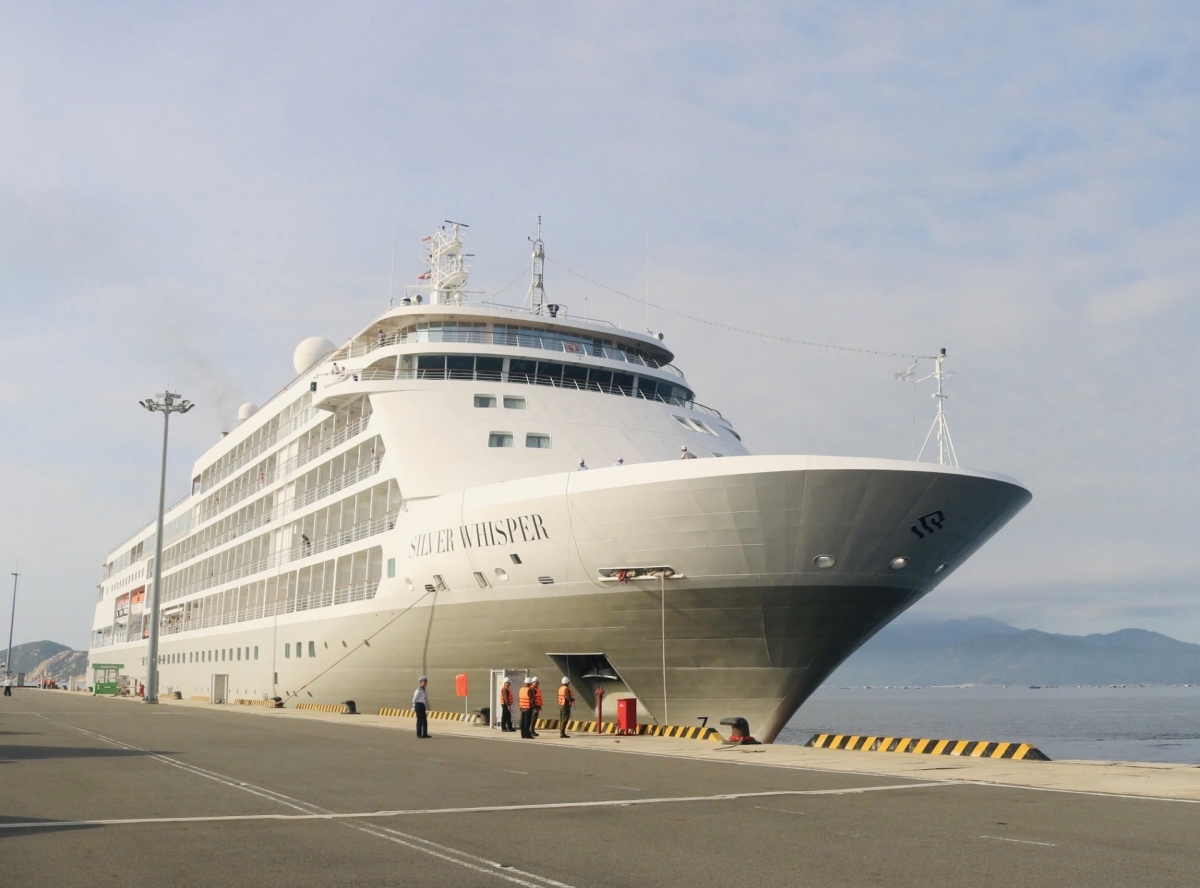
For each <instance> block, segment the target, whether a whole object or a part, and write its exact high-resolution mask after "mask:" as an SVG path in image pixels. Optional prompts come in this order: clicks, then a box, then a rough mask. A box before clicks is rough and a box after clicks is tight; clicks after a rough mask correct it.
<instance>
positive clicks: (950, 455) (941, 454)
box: [916, 348, 958, 466]
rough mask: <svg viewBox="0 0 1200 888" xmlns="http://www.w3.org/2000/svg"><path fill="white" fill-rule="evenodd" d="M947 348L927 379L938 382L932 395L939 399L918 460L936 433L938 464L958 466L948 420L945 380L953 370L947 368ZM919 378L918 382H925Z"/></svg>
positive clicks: (934, 363) (939, 356) (935, 361)
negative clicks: (949, 370)
mask: <svg viewBox="0 0 1200 888" xmlns="http://www.w3.org/2000/svg"><path fill="white" fill-rule="evenodd" d="M945 362H946V350H945V349H944V348H943V349H942V350H941V351H940V352H938V354H937V355H936V356H935V357H934V359H933V372H932V373H930V374H929V375H928V376H926V377H925V379H933V380H935V381H936V382H937V391H935V392H934V393H933V395H932V397H934V398H936V399H937V414H936V415H935V416H934V417H933V425H932V426H930V427H929V433H928V434H927V435H925V441H924V443H922V444H921V451H920V453H918V454H917V462H920V461H921V455H922V454H923V453H924V452H925V448H926V446H928V444H929V439H930V437H933V436H934V434H935V433H936V437H937V449H938V465H939V466H957V465H958V454H957V453H955V452H954V440H953V439H952V438H951V437H950V425H949V424H948V423H947V422H946V399H947V398H949V397H950V396H949V395H947V394H946V390H945V382H946V377H947V376H953V375H954V374H953V373H952V372H948V371H947V370H946V369H945V366H944V365H945ZM923 381H924V380H921V379H918V380H916V382H923Z"/></svg>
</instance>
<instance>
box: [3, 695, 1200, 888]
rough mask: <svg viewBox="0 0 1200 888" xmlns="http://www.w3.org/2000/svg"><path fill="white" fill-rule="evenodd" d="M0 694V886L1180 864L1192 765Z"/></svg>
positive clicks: (841, 885) (519, 879)
mask: <svg viewBox="0 0 1200 888" xmlns="http://www.w3.org/2000/svg"><path fill="white" fill-rule="evenodd" d="M412 724H413V723H412V721H411V720H409V719H404V718H389V717H382V716H370V715H358V716H348V715H338V714H331V713H310V712H297V711H294V710H269V709H263V708H258V707H222V706H208V705H203V704H188V703H164V704H160V705H158V706H146V705H143V704H140V703H136V702H131V701H128V700H118V699H97V698H93V697H90V696H85V695H82V694H74V693H68V692H64V691H37V690H26V689H21V690H18V691H17V692H16V693H15V694H14V696H13V697H11V698H0V883H3V884H6V885H22V886H30V888H32V886H56V888H57V886H96V885H119V886H126V885H128V886H155V888H158V886H162V885H172V886H181V885H203V886H215V885H219V886H222V888H241V886H246V888H250V886H253V888H265V886H281V888H283V886H286V888H297V886H308V885H314V886H317V885H319V886H343V885H345V886H351V885H353V886H397V885H434V886H441V885H445V886H474V885H480V886H484V885H487V886H501V885H506V884H510V885H511V884H516V885H526V886H538V888H548V886H550V888H572V886H577V888H583V886H638V888H644V886H647V885H688V886H728V885H741V884H745V885H754V886H756V888H757V886H792V885H805V886H837V888H845V886H848V885H887V886H909V885H911V886H914V888H929V886H934V885H947V886H950V885H954V886H961V885H971V886H992V885H995V886H1003V888H1011V886H1013V885H1022V886H1030V885H1046V886H1055V888H1061V886H1066V885H1088V886H1107V885H1112V886H1131V885H1154V886H1175V885H1179V886H1184V885H1186V886H1193V885H1195V884H1196V879H1197V875H1196V874H1197V873H1200V843H1198V842H1197V841H1196V839H1197V836H1200V768H1196V767H1188V766H1137V765H1128V764H1113V765H1104V764H1097V763H1082V762H1080V763H1070V762H1068V763H1060V762H1050V763H1046V762H994V761H985V760H978V759H970V760H966V759H950V758H948V757H931V756H914V755H896V754H886V753H858V752H837V751H830V750H814V749H804V748H801V747H783V746H773V747H740V748H730V747H725V746H722V745H720V744H716V743H712V742H708V741H698V740H670V739H665V738H653V737H630V738H614V737H611V736H603V737H601V736H594V735H592V736H584V735H575V736H572V737H571V738H570V739H568V740H558V738H557V736H556V735H552V734H551V732H548V731H543V732H542V737H541V738H539V739H537V740H521V739H519V737H518V736H517V735H514V734H508V735H501V734H500V733H499V732H496V731H492V730H489V729H487V728H481V727H474V726H470V725H466V724H455V723H450V722H447V723H438V722H432V723H431V725H430V730H431V732H432V734H433V736H432V737H431V738H430V739H428V740H419V739H418V738H417V737H416V736H415V734H414V732H413V729H412Z"/></svg>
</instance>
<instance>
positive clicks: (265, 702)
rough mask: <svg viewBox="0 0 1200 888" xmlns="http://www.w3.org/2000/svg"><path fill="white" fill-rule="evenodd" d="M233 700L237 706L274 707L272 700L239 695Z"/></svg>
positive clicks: (204, 698) (203, 698)
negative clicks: (247, 698)
mask: <svg viewBox="0 0 1200 888" xmlns="http://www.w3.org/2000/svg"><path fill="white" fill-rule="evenodd" d="M192 699H195V698H194V697H193V698H192ZM201 699H202V700H207V699H208V697H202V698H201ZM233 702H234V703H236V704H237V705H238V706H270V707H271V708H274V707H275V701H274V700H246V699H244V698H241V697H239V698H238V699H236V700H234V701H233ZM300 705H301V706H303V705H304V704H303V703H301V704H300ZM309 705H310V706H311V705H313V704H309Z"/></svg>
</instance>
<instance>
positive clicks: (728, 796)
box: [0, 782, 969, 830]
mask: <svg viewBox="0 0 1200 888" xmlns="http://www.w3.org/2000/svg"><path fill="white" fill-rule="evenodd" d="M229 785H231V786H234V787H235V788H240V787H237V784H236V783H230V784H229ZM967 785H969V784H965V783H958V782H953V783H951V782H945V783H942V782H936V783H935V782H928V783H893V784H888V785H886V786H855V787H848V788H846V789H775V790H768V791H765V792H732V793H721V794H719V795H707V796H664V797H662V798H654V799H596V800H593V801H586V802H540V803H536V804H527V805H480V806H476V807H463V808H409V809H403V810H395V811H354V812H348V813H336V812H333V811H327V810H325V809H320V808H316V806H314V805H308V804H307V803H303V802H301V803H299V804H300V805H304V806H306V807H307V808H312V809H314V810H311V811H305V813H302V814H214V815H211V816H196V817H131V818H126V819H120V820H116V819H114V820H70V821H68V820H62V821H35V822H28V823H0V830H5V829H34V828H38V829H54V828H66V827H73V828H79V827H86V826H139V825H147V824H155V823H224V822H243V821H254V820H273V821H291V820H296V821H304V820H372V819H380V818H389V817H414V816H428V815H431V814H504V813H512V812H514V811H553V810H564V809H570V808H627V807H630V806H633V805H671V804H675V805H677V804H685V803H695V802H730V801H739V800H741V799H761V798H782V797H785V796H843V795H860V794H862V793H868V792H887V791H890V790H895V789H926V788H929V787H935V786H937V787H942V786H967ZM293 807H294V806H293Z"/></svg>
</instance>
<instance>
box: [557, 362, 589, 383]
mask: <svg viewBox="0 0 1200 888" xmlns="http://www.w3.org/2000/svg"><path fill="white" fill-rule="evenodd" d="M562 375H563V384H564V385H566V384H567V380H571V381H572V382H573V383H574V386H575V388H586V387H587V378H588V368H587V367H584V366H583V365H581V364H566V365H565V366H564V367H563V374H562Z"/></svg>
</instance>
